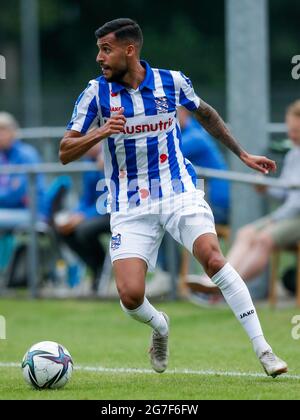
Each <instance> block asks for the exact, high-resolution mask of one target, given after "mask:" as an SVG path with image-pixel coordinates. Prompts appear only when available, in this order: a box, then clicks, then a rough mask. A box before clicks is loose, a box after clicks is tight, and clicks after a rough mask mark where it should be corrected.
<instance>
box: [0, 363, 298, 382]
mask: <svg viewBox="0 0 300 420" xmlns="http://www.w3.org/2000/svg"><path fill="white" fill-rule="evenodd" d="M1 367H3V368H10V367H13V368H21V364H20V363H2V362H0V368H1ZM74 369H75V370H78V371H86V372H98V373H141V374H154V372H153V370H152V369H134V368H106V367H102V366H81V365H77V366H75V367H74ZM165 373H166V374H171V375H199V376H225V377H226V376H227V377H232V378H235V377H236V378H241V377H242V378H266V375H265V374H263V373H252V372H224V371H217V370H216V371H215V370H191V369H174V370H166V372H165ZM280 378H281V379H297V380H299V379H300V375H289V374H287V375H283V376H280Z"/></svg>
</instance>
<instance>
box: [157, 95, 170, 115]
mask: <svg viewBox="0 0 300 420" xmlns="http://www.w3.org/2000/svg"><path fill="white" fill-rule="evenodd" d="M155 103H156V109H157V111H158V113H159V114H165V113H167V112H168V111H169V105H168V98H167V97H166V96H161V97H160V98H155Z"/></svg>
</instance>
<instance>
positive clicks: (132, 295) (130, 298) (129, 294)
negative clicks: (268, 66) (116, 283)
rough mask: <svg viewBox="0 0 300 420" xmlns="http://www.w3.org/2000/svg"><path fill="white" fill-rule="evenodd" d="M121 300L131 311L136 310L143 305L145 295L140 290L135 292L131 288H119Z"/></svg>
mask: <svg viewBox="0 0 300 420" xmlns="http://www.w3.org/2000/svg"><path fill="white" fill-rule="evenodd" d="M118 292H119V296H120V300H121V302H122V303H123V305H124V306H125V308H127V309H129V310H134V309H136V308H138V307H139V306H141V305H142V303H143V300H144V294H143V293H140V292H139V291H138V290H134V289H132V288H130V287H118Z"/></svg>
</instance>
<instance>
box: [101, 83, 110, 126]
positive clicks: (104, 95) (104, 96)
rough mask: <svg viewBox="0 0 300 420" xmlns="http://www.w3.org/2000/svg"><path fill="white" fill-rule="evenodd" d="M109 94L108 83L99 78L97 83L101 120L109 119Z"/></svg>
mask: <svg viewBox="0 0 300 420" xmlns="http://www.w3.org/2000/svg"><path fill="white" fill-rule="evenodd" d="M109 97H110V92H109V85H108V83H107V82H106V81H105V80H104V79H102V78H100V81H99V100H100V106H101V114H102V117H103V118H110V100H109Z"/></svg>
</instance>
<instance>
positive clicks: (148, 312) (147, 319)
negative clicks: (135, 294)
mask: <svg viewBox="0 0 300 420" xmlns="http://www.w3.org/2000/svg"><path fill="white" fill-rule="evenodd" d="M120 304H121V308H122V309H123V311H124V312H125V313H126V314H127V315H129V316H131V317H132V318H133V319H135V320H137V321H139V322H142V323H144V324H147V325H150V327H152V328H153V329H154V330H155V331H156V332H158V333H159V334H160V335H167V334H168V331H169V328H168V324H167V321H166V320H165V318H164V316H163V315H162V313H161V312H158V311H157V310H156V309H155V308H154V306H152V305H151V303H150V302H149V300H148V299H147V298H146V296H145V298H144V302H143V303H142V305H141V306H139V307H138V308H136V309H133V310H130V309H127V308H125V306H124V305H123V303H122V302H121V301H120Z"/></svg>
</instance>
